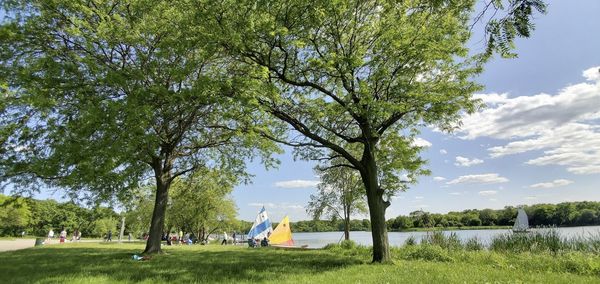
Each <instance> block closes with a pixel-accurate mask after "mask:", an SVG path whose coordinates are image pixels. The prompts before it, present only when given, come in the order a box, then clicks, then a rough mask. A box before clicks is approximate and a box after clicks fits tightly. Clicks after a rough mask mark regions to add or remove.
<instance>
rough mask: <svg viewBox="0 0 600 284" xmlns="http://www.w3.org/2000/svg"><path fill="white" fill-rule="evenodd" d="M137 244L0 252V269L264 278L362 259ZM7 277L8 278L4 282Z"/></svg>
mask: <svg viewBox="0 0 600 284" xmlns="http://www.w3.org/2000/svg"><path fill="white" fill-rule="evenodd" d="M139 251H140V249H139V246H138V247H136V246H132V245H130V246H124V247H118V246H110V245H94V247H87V246H70V247H58V246H56V247H46V248H33V249H26V250H21V251H15V252H10V253H9V252H6V253H0V275H2V278H3V279H5V280H8V282H10V283H15V282H23V283H33V282H41V283H44V282H57V281H59V280H60V281H69V280H73V281H76V282H82V281H86V279H87V280H92V282H93V279H104V280H108V281H110V282H115V281H124V282H138V281H152V282H155V281H160V282H165V281H185V282H196V281H198V282H240V281H242V282H243V281H249V282H259V281H260V282H264V281H278V280H284V279H286V278H288V277H290V276H301V277H302V276H303V275H307V276H308V275H312V274H314V273H321V272H325V271H330V270H336V269H340V268H343V267H345V266H348V265H352V264H358V263H360V261H359V260H357V259H356V258H352V257H346V256H339V255H334V254H331V253H329V252H326V251H281V250H274V249H250V248H239V247H238V248H233V247H231V248H227V247H224V248H221V247H212V248H211V247H180V248H173V249H168V250H167V254H164V255H157V256H154V257H153V258H152V259H151V260H150V261H133V260H131V256H132V255H133V254H134V253H138V252H139ZM5 283H6V282H5Z"/></svg>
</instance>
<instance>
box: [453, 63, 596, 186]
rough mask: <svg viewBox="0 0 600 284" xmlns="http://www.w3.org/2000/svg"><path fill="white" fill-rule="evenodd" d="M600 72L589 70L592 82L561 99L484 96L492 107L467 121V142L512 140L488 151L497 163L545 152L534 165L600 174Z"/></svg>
mask: <svg viewBox="0 0 600 284" xmlns="http://www.w3.org/2000/svg"><path fill="white" fill-rule="evenodd" d="M599 69H600V67H592V68H590V69H587V70H585V71H583V77H585V79H586V80H587V81H584V82H581V83H578V84H574V85H570V86H567V87H565V88H563V89H562V90H560V91H559V92H558V93H557V94H555V95H551V94H544V93H541V94H537V95H531V96H520V97H514V98H509V96H508V95H507V94H500V95H499V94H487V95H485V94H478V95H475V97H476V98H480V99H482V100H483V101H484V102H485V103H487V105H488V108H485V109H483V110H482V111H479V112H477V113H474V114H472V115H467V116H465V117H463V127H462V129H461V130H460V132H461V133H462V134H463V136H462V138H463V139H475V138H479V137H491V138H495V139H502V140H509V141H507V142H506V143H505V144H504V145H498V146H495V147H491V148H488V151H489V154H490V156H491V157H492V158H498V157H503V156H507V155H513V154H520V153H525V152H530V151H536V150H537V151H541V154H538V155H537V157H534V158H532V159H530V160H529V161H527V162H526V164H528V165H535V166H546V165H558V166H563V167H565V168H566V170H567V171H569V172H571V173H574V174H594V173H600V70H599Z"/></svg>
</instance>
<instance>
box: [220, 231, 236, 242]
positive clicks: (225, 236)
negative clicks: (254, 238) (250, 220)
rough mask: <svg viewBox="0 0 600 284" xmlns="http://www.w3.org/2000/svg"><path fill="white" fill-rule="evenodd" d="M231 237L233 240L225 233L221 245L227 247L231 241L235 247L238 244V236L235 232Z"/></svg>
mask: <svg viewBox="0 0 600 284" xmlns="http://www.w3.org/2000/svg"><path fill="white" fill-rule="evenodd" d="M231 236H232V237H231V239H229V237H228V236H227V232H223V240H222V241H221V245H226V244H228V243H229V241H231V243H232V244H234V245H235V244H236V243H237V235H236V234H235V232H233V233H232V234H231Z"/></svg>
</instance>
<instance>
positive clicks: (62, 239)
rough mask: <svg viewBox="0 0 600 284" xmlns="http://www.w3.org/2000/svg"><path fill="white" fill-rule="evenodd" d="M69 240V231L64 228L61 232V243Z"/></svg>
mask: <svg viewBox="0 0 600 284" xmlns="http://www.w3.org/2000/svg"><path fill="white" fill-rule="evenodd" d="M66 239H67V231H66V230H65V229H64V228H63V229H62V231H61V232H60V243H61V244H62V243H64V242H65V240H66Z"/></svg>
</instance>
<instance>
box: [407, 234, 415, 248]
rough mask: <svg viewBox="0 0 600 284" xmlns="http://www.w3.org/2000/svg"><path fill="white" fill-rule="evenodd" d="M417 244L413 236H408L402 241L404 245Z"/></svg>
mask: <svg viewBox="0 0 600 284" xmlns="http://www.w3.org/2000/svg"><path fill="white" fill-rule="evenodd" d="M416 244H417V239H416V238H415V237H414V236H412V235H411V236H408V238H407V239H406V241H404V245H405V246H414V245H416Z"/></svg>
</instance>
